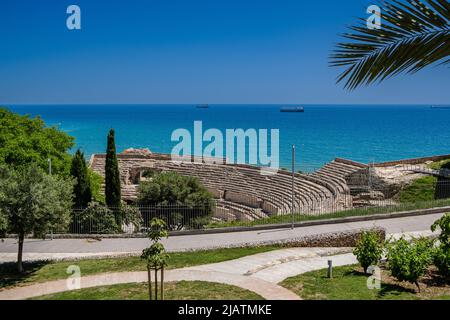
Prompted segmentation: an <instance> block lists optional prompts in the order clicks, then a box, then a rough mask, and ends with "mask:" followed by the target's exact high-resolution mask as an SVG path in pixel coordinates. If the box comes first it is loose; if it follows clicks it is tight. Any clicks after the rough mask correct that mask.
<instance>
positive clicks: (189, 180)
mask: <svg viewBox="0 0 450 320" xmlns="http://www.w3.org/2000/svg"><path fill="white" fill-rule="evenodd" d="M212 200H213V197H212V195H211V193H209V192H208V190H207V189H206V188H205V187H204V186H203V185H202V184H201V183H200V181H199V180H198V179H197V178H195V177H188V176H182V175H180V174H178V173H176V172H164V173H160V174H156V175H154V176H153V178H152V180H149V181H143V182H141V184H140V185H139V188H138V202H139V204H141V205H143V206H151V207H152V208H154V211H153V212H152V213H153V214H154V216H156V217H159V218H162V219H164V220H165V221H167V224H168V226H169V229H170V230H180V229H182V228H184V227H186V226H187V227H190V228H196V229H198V228H202V227H203V226H204V225H206V224H207V223H208V222H209V220H210V218H211V215H212V206H213V201H212Z"/></svg>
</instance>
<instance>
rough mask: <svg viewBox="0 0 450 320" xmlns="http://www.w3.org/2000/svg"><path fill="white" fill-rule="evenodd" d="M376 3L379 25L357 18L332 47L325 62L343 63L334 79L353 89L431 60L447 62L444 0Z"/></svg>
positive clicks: (448, 7)
mask: <svg viewBox="0 0 450 320" xmlns="http://www.w3.org/2000/svg"><path fill="white" fill-rule="evenodd" d="M379 7H380V8H381V21H382V23H381V26H380V28H379V29H369V28H368V27H367V25H366V20H365V19H360V20H359V21H358V23H357V24H356V25H354V26H352V27H350V28H349V29H350V30H351V31H350V32H349V33H345V34H343V35H342V36H343V37H344V38H346V39H348V40H350V41H348V42H342V43H338V44H337V45H336V48H335V49H334V50H333V53H332V54H331V56H330V66H333V67H344V68H345V70H344V71H343V72H342V73H341V74H340V75H339V77H338V78H337V82H338V83H339V82H342V81H345V88H347V89H355V88H357V87H359V86H361V85H368V84H371V83H373V82H377V81H382V80H384V79H386V78H388V77H391V76H394V75H397V74H399V73H402V72H406V73H414V72H417V71H419V70H421V69H423V68H425V67H427V66H429V65H431V64H434V63H436V65H448V64H450V59H449V58H448V57H449V56H450V2H448V1H447V0H423V1H419V0H404V1H400V0H387V1H383V2H381V3H380V4H379Z"/></svg>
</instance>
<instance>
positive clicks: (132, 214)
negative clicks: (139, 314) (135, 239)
mask: <svg viewBox="0 0 450 320" xmlns="http://www.w3.org/2000/svg"><path fill="white" fill-rule="evenodd" d="M120 212H121V214H122V217H123V224H124V225H126V226H133V227H134V230H135V231H139V229H140V227H141V225H142V221H143V220H142V214H141V212H140V211H139V209H138V208H137V207H136V206H123V207H122V208H121V210H120Z"/></svg>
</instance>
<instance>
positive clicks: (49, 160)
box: [47, 158, 52, 175]
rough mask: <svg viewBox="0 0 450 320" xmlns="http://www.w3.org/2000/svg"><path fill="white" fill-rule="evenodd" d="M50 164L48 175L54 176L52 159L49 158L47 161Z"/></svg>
mask: <svg viewBox="0 0 450 320" xmlns="http://www.w3.org/2000/svg"><path fill="white" fill-rule="evenodd" d="M47 162H48V174H50V175H51V174H52V159H50V158H48V159H47Z"/></svg>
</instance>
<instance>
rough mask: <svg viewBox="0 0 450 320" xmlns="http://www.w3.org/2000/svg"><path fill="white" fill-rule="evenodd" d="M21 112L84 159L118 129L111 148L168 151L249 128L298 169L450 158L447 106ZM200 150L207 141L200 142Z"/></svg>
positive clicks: (26, 108) (50, 108)
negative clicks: (213, 131)
mask: <svg viewBox="0 0 450 320" xmlns="http://www.w3.org/2000/svg"><path fill="white" fill-rule="evenodd" d="M9 108H10V109H11V110H13V111H15V112H19V113H21V114H31V115H41V117H42V118H43V119H44V120H45V121H46V122H47V123H48V124H52V125H57V126H59V127H60V129H62V130H64V131H66V132H67V133H69V134H70V135H72V136H74V137H75V138H76V148H78V147H79V148H81V149H82V150H83V151H84V152H85V153H86V154H87V155H88V156H89V155H91V154H92V153H99V152H104V151H105V148H106V135H107V133H108V130H109V129H110V128H114V129H115V130H116V145H117V150H118V151H119V152H120V151H122V150H124V149H126V148H129V147H134V148H149V149H150V150H152V151H154V152H164V153H170V152H171V150H172V148H173V147H174V146H175V144H176V143H175V142H172V141H171V134H172V131H173V130H175V129H177V128H186V129H188V130H191V132H192V130H193V123H194V121H195V120H202V121H203V129H204V130H206V129H208V128H218V129H220V130H222V131H223V132H224V133H225V129H235V128H242V129H248V128H254V129H279V130H280V164H281V167H286V168H289V167H290V161H291V145H292V144H295V145H296V146H297V167H298V168H299V169H303V170H305V169H310V168H314V167H319V166H321V165H323V164H324V163H325V162H328V161H330V160H332V159H334V158H335V157H343V158H349V159H353V160H355V161H361V162H366V163H367V162H378V161H389V160H396V159H400V158H409V157H420V156H427V155H436V154H450V109H432V108H430V106H388V105H383V106H375V105H371V106H366V105H364V106H362V105H361V106H357V105H353V106H333V105H305V112H304V113H281V112H280V111H279V108H280V105H211V106H210V107H209V108H208V109H198V108H195V106H194V105H63V106H58V105H13V106H9ZM205 145H206V144H205Z"/></svg>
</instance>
